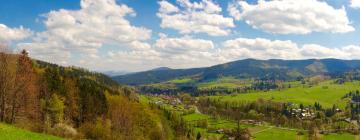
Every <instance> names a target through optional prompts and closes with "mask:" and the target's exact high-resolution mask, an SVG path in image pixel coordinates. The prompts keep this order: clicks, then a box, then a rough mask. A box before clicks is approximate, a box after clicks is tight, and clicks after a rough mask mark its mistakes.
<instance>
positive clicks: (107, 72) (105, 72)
mask: <svg viewBox="0 0 360 140" xmlns="http://www.w3.org/2000/svg"><path fill="white" fill-rule="evenodd" d="M102 73H104V74H105V75H107V76H110V77H111V76H119V75H125V74H130V73H132V72H128V71H104V72H102Z"/></svg>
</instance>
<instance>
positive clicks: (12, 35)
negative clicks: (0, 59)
mask: <svg viewBox="0 0 360 140" xmlns="http://www.w3.org/2000/svg"><path fill="white" fill-rule="evenodd" d="M31 35H32V32H31V31H30V30H29V29H25V28H23V27H19V28H9V27H7V26H6V25H4V24H0V44H8V43H10V42H12V41H18V40H22V39H25V38H27V37H29V36H31Z"/></svg>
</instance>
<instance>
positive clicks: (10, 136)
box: [0, 123, 64, 140]
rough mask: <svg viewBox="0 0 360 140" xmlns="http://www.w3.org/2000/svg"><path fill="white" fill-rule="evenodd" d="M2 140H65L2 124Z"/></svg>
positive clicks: (0, 126) (0, 136)
mask: <svg viewBox="0 0 360 140" xmlns="http://www.w3.org/2000/svg"><path fill="white" fill-rule="evenodd" d="M0 139H1V140H64V139H63V138H59V137H55V136H51V135H46V134H40V133H34V132H30V131H27V130H23V129H20V128H16V127H14V126H10V125H7V124H3V123H0Z"/></svg>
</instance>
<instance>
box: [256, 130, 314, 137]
mask: <svg viewBox="0 0 360 140" xmlns="http://www.w3.org/2000/svg"><path fill="white" fill-rule="evenodd" d="M306 136H307V135H297V132H296V131H291V130H283V129H278V128H267V129H264V130H261V131H260V132H258V133H256V134H254V139H255V140H269V139H276V140H298V139H299V140H306V138H307V137H306Z"/></svg>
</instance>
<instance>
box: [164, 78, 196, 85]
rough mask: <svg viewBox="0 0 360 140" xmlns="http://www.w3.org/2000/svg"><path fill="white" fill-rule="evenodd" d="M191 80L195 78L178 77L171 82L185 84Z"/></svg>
mask: <svg viewBox="0 0 360 140" xmlns="http://www.w3.org/2000/svg"><path fill="white" fill-rule="evenodd" d="M191 81H193V79H191V78H178V79H173V80H171V81H169V82H170V83H174V84H185V83H189V82H191Z"/></svg>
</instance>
